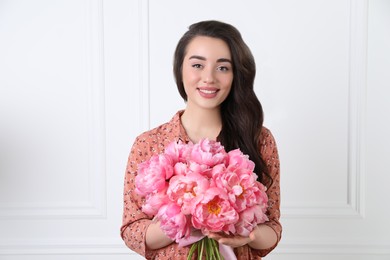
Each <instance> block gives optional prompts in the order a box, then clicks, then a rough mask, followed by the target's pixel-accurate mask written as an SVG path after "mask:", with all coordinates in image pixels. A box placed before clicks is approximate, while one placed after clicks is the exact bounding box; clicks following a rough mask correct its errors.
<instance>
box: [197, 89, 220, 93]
mask: <svg viewBox="0 0 390 260" xmlns="http://www.w3.org/2000/svg"><path fill="white" fill-rule="evenodd" d="M199 91H200V92H202V93H205V94H214V93H217V91H218V90H210V89H199Z"/></svg>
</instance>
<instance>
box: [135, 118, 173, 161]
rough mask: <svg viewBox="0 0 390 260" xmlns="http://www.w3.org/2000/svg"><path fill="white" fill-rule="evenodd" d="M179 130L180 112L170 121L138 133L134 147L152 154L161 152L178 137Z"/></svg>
mask: <svg viewBox="0 0 390 260" xmlns="http://www.w3.org/2000/svg"><path fill="white" fill-rule="evenodd" d="M179 132H180V116H179V112H178V113H176V114H175V115H174V117H173V118H172V119H171V120H170V121H168V122H166V123H164V124H161V125H159V126H157V127H155V128H153V129H151V130H148V131H145V132H143V133H141V134H140V135H138V136H137V137H136V139H135V141H134V144H133V149H137V150H142V151H148V152H150V153H152V154H156V153H160V152H162V151H163V150H164V148H165V146H166V145H167V144H168V143H170V142H172V141H173V140H175V139H176V138H177V136H178V133H179Z"/></svg>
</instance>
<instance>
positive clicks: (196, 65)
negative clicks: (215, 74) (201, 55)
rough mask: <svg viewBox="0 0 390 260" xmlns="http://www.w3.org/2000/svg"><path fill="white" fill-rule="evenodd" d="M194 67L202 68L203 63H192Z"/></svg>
mask: <svg viewBox="0 0 390 260" xmlns="http://www.w3.org/2000/svg"><path fill="white" fill-rule="evenodd" d="M192 67H193V68H195V69H200V68H202V65H201V64H192Z"/></svg>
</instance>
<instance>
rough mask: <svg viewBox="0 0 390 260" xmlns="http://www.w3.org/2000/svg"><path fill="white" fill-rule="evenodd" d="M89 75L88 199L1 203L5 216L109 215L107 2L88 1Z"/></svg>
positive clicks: (86, 28)
mask: <svg viewBox="0 0 390 260" xmlns="http://www.w3.org/2000/svg"><path fill="white" fill-rule="evenodd" d="M83 7H84V8H85V16H86V19H84V21H85V24H84V25H81V26H83V27H84V28H85V31H86V32H85V39H84V40H85V45H83V47H84V48H85V50H84V51H85V57H84V58H85V61H86V68H85V73H86V75H87V85H86V92H87V100H86V102H87V106H88V108H87V109H88V111H87V132H88V140H87V142H88V186H87V187H86V188H87V189H88V200H87V201H58V202H56V203H46V202H36V203H29V204H19V205H0V208H1V209H2V211H3V212H1V215H0V219H1V218H12V219H15V218H17V219H20V218H28V219H30V218H39V219H47V218H104V217H105V216H106V204H107V202H106V200H107V198H106V184H105V182H106V179H105V178H106V177H105V176H106V172H105V171H106V167H105V164H106V162H105V160H106V157H105V153H106V151H105V142H106V141H105V140H106V133H105V104H104V93H105V91H104V46H103V1H102V0H98V1H92V0H86V1H85V2H84V6H83Z"/></svg>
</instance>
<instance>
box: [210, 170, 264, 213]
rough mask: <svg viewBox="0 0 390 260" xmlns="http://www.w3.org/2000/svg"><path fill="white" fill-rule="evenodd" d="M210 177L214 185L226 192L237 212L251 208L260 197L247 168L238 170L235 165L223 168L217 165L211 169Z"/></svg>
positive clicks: (253, 178) (250, 172) (254, 180)
mask: <svg viewBox="0 0 390 260" xmlns="http://www.w3.org/2000/svg"><path fill="white" fill-rule="evenodd" d="M212 175H213V179H214V180H215V185H216V186H217V187H219V188H220V189H223V190H225V191H226V193H227V194H228V198H229V200H230V202H231V203H232V205H233V207H234V208H235V209H236V210H237V212H241V211H243V210H244V209H245V208H246V207H250V206H253V205H254V204H256V199H258V198H259V196H261V194H260V193H259V192H258V191H259V188H258V185H257V181H256V179H255V175H254V173H253V172H252V171H251V170H249V169H248V168H238V167H236V166H235V165H233V166H232V165H230V166H229V167H228V168H225V167H224V166H220V165H217V166H215V167H214V168H213V171H212ZM261 202H262V201H261Z"/></svg>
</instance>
